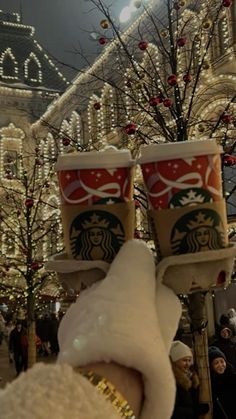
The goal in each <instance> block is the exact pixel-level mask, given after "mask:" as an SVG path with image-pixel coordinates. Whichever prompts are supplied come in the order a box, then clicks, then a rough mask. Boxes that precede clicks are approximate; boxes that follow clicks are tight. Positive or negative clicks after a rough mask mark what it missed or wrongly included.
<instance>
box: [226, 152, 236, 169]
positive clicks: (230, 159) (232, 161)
mask: <svg viewBox="0 0 236 419" xmlns="http://www.w3.org/2000/svg"><path fill="white" fill-rule="evenodd" d="M223 164H224V166H227V167H230V166H235V165H236V157H235V156H232V155H230V154H225V155H224V157H223Z"/></svg>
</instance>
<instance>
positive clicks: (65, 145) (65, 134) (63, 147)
mask: <svg viewBox="0 0 236 419" xmlns="http://www.w3.org/2000/svg"><path fill="white" fill-rule="evenodd" d="M59 137H60V140H59V150H60V153H63V152H64V151H67V152H68V151H69V149H70V147H71V127H70V124H69V122H68V121H67V120H66V119H64V120H63V121H62V124H61V128H60V133H59Z"/></svg>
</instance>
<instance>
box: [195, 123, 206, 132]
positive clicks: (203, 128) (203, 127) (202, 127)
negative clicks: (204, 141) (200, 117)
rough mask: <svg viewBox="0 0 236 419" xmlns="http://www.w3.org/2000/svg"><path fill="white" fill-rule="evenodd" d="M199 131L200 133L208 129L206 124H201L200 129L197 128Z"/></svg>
mask: <svg viewBox="0 0 236 419" xmlns="http://www.w3.org/2000/svg"><path fill="white" fill-rule="evenodd" d="M197 129H198V131H199V132H204V131H205V129H206V127H205V125H204V124H199V125H198V127H197Z"/></svg>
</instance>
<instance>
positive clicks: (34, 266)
mask: <svg viewBox="0 0 236 419" xmlns="http://www.w3.org/2000/svg"><path fill="white" fill-rule="evenodd" d="M30 267H31V269H32V271H37V270H38V269H40V264H39V263H38V262H36V261H35V262H32V263H31V265H30Z"/></svg>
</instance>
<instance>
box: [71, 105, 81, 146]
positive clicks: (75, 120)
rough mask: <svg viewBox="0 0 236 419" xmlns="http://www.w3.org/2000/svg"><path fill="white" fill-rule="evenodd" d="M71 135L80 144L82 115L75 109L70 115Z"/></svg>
mask: <svg viewBox="0 0 236 419" xmlns="http://www.w3.org/2000/svg"><path fill="white" fill-rule="evenodd" d="M69 126H70V137H71V138H72V140H73V141H74V142H75V143H76V145H80V116H79V114H78V113H77V112H76V111H73V112H72V114H71V117H70V122H69Z"/></svg>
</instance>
